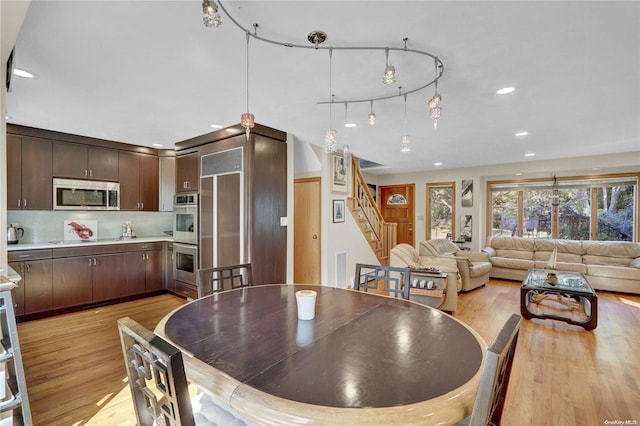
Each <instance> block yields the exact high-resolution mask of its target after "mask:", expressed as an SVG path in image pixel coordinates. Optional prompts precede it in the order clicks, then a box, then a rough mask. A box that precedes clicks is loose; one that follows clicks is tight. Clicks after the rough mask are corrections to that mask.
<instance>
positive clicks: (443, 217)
mask: <svg viewBox="0 0 640 426" xmlns="http://www.w3.org/2000/svg"><path fill="white" fill-rule="evenodd" d="M455 194H456V183H455V182H440V183H428V184H427V217H428V218H429V222H428V224H427V240H435V239H442V238H455V232H456V229H455V221H454V218H455V213H456V210H455V205H456V198H455V197H456V195H455Z"/></svg>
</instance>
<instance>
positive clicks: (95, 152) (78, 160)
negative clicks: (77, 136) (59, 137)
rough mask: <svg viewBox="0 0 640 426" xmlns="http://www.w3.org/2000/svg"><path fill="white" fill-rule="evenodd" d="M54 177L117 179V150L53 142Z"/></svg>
mask: <svg viewBox="0 0 640 426" xmlns="http://www.w3.org/2000/svg"><path fill="white" fill-rule="evenodd" d="M53 175H54V176H55V177H66V178H79V179H95V180H110V181H117V180H118V151H117V150H115V149H108V148H99V147H93V146H88V145H81V144H76V143H67V142H59V141H55V142H53Z"/></svg>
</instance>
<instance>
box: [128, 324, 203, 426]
mask: <svg viewBox="0 0 640 426" xmlns="http://www.w3.org/2000/svg"><path fill="white" fill-rule="evenodd" d="M118 330H119V331H120V343H121V344H122V353H123V355H124V360H125V364H126V367H127V376H128V377H129V388H130V390H131V396H132V398H133V405H134V408H135V412H136V418H137V420H138V425H139V426H147V425H149V426H151V425H154V424H156V422H157V421H158V419H162V420H161V421H164V423H161V421H160V422H158V423H160V424H167V425H181V426H182V425H185V426H186V425H195V421H194V417H193V411H192V409H191V400H190V397H189V389H188V384H187V379H186V376H185V372H184V365H183V363H182V353H181V352H180V351H179V350H178V349H177V348H176V347H175V346H173V345H171V344H169V343H168V342H167V341H166V340H164V339H162V338H161V337H159V336H156V335H155V334H153V333H152V332H151V331H149V330H147V329H146V328H145V327H143V326H142V325H140V324H138V323H137V322H135V321H134V320H132V319H131V318H129V317H126V318H121V319H119V320H118Z"/></svg>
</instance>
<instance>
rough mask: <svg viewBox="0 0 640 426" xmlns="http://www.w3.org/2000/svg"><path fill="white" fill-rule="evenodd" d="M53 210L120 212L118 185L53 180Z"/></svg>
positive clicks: (86, 181) (114, 183)
mask: <svg viewBox="0 0 640 426" xmlns="http://www.w3.org/2000/svg"><path fill="white" fill-rule="evenodd" d="M53 209H54V210H120V184H119V183H118V182H101V181H95V180H76V179H59V178H54V179H53Z"/></svg>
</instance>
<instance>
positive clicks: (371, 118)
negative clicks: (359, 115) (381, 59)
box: [202, 0, 444, 153]
mask: <svg viewBox="0 0 640 426" xmlns="http://www.w3.org/2000/svg"><path fill="white" fill-rule="evenodd" d="M224 1H226V0H217V4H216V2H214V0H203V2H202V11H203V17H202V19H203V23H204V25H205V26H206V27H209V28H217V27H219V26H220V25H221V24H222V20H221V18H220V14H219V13H218V7H219V8H220V9H221V12H224V13H225V14H226V15H227V17H228V18H229V19H230V21H231V22H232V23H233V24H235V25H236V26H237V27H238V28H240V29H242V30H243V31H244V32H245V33H246V37H247V109H246V112H245V113H243V114H242V116H241V122H240V124H241V125H242V126H243V127H244V128H245V129H246V130H247V138H248V137H249V131H250V129H251V128H253V127H254V126H255V117H254V116H253V114H251V113H250V112H249V37H253V38H255V39H257V40H260V41H263V42H265V43H268V44H275V45H280V46H283V47H288V48H296V49H315V50H322V49H326V50H329V99H328V100H321V101H318V103H319V104H329V126H328V127H327V129H328V130H326V132H325V138H324V151H325V152H327V153H334V152H336V151H337V132H336V130H335V129H333V128H332V127H333V126H332V124H333V123H332V119H333V111H332V110H333V104H334V103H343V104H345V125H348V120H347V104H350V103H359V102H369V103H370V104H371V110H370V112H369V115H368V117H367V119H368V123H369V124H370V125H372V126H373V125H375V124H376V119H377V117H376V114H375V113H374V112H373V102H374V101H383V100H388V99H392V98H394V97H396V96H404V102H405V117H404V121H405V134H403V135H402V136H401V144H402V150H403V151H404V152H406V151H409V143H410V136H409V135H407V134H406V120H407V114H406V109H407V106H406V104H407V96H408V95H411V94H414V93H416V92H419V91H420V90H422V89H424V88H426V87H428V86H431V85H432V84H433V85H434V86H435V94H434V95H433V97H432V98H431V99H430V100H429V101H428V105H429V116H430V117H431V118H432V119H433V125H434V128H437V126H438V119H440V117H441V116H442V107H441V101H442V97H441V95H440V94H439V93H438V81H439V80H440V78H441V77H442V76H443V75H444V64H443V63H442V61H441V60H440V59H439V58H438V57H437V56H436V55H434V54H431V53H429V52H425V51H422V50H417V49H409V48H408V47H407V41H408V38H406V37H405V38H403V39H402V40H403V42H404V45H403V46H402V47H389V46H384V47H383V46H371V45H364V46H353V45H352V46H337V47H336V46H323V45H322V43H324V42H325V41H326V40H327V38H328V37H327V34H326V33H325V32H323V31H318V30H314V31H311V32H310V33H309V34H308V35H307V40H308V41H309V43H310V45H307V44H305V45H302V44H298V43H292V42H288V41H284V42H283V41H278V40H273V39H269V38H266V37H261V36H259V35H258V34H257V31H256V28H257V26H258V25H257V24H254V25H253V26H254V31H253V32H250V31H249V29H247V28H245V27H243V26H242V25H241V24H240V23H239V22H238V21H237V20H236V19H234V17H233V16H232V15H230V14H229V11H228V10H227V9H226V8H225V6H224ZM333 49H338V50H342V51H345V52H347V51H354V50H355V51H372V50H384V52H385V70H384V76H383V78H382V81H383V83H384V84H387V85H389V84H393V83H395V82H396V69H395V67H394V66H393V65H391V64H390V63H389V51H390V50H393V51H398V52H405V54H418V55H423V56H428V57H430V58H432V59H433V61H434V64H435V70H436V71H435V77H434V78H433V80H431V81H427V82H425V83H423V84H422V85H420V86H419V87H414V88H412V89H409V90H405V91H402V90H400V91H399V93H397V94H380V95H374V96H365V97H355V98H344V99H339V100H338V101H336V97H335V95H334V93H333V87H332V80H331V79H332V53H333ZM345 146H346V145H345ZM347 151H348V147H347Z"/></svg>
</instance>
